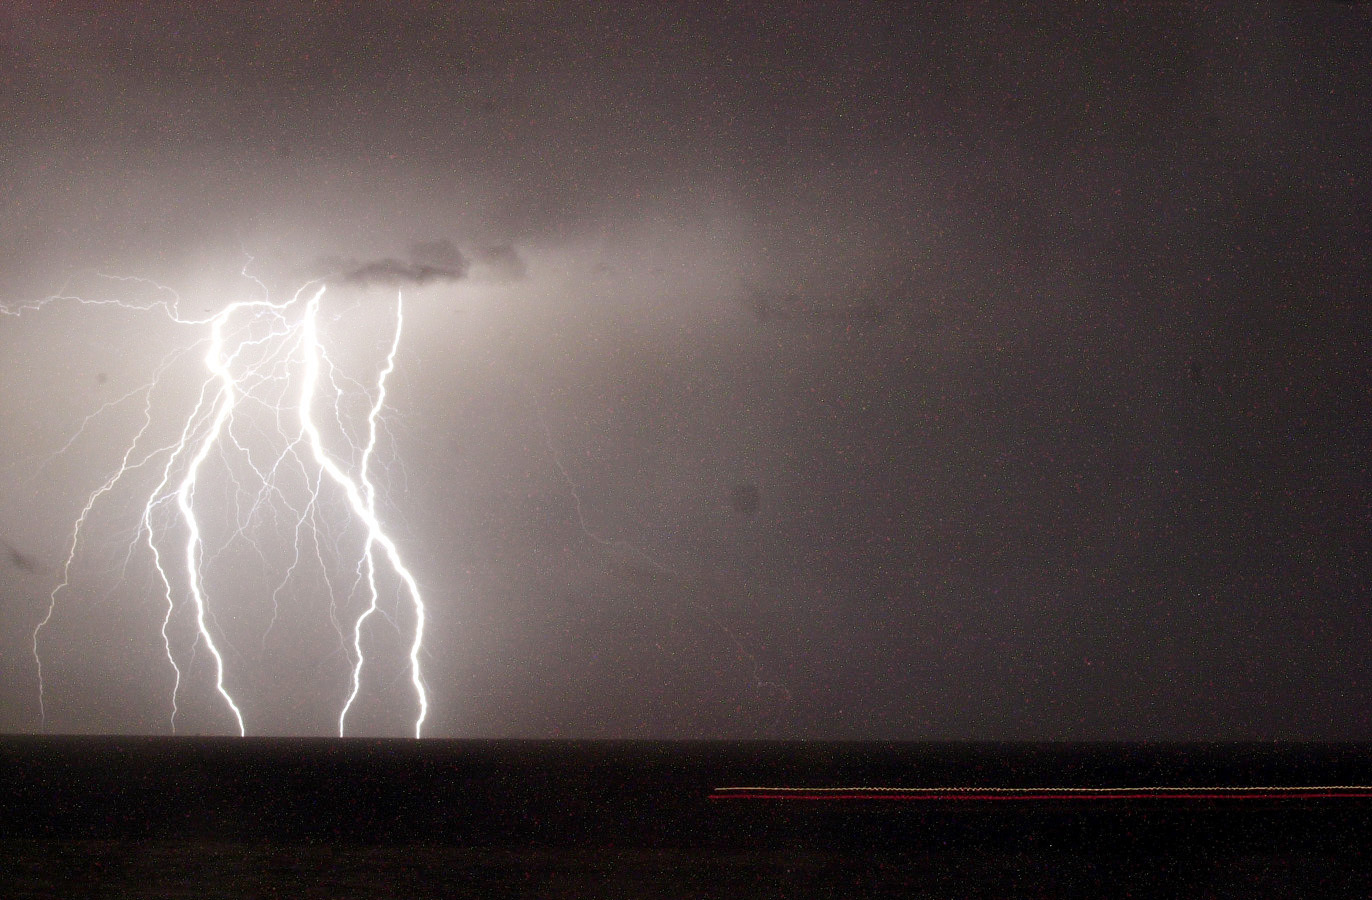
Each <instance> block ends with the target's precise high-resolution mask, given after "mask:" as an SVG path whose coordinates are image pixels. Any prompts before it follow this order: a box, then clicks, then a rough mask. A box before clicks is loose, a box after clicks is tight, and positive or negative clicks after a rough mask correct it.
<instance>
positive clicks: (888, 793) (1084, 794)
mask: <svg viewBox="0 0 1372 900" xmlns="http://www.w3.org/2000/svg"><path fill="white" fill-rule="evenodd" d="M710 799H711V800H808V801H820V802H833V801H851V800H875V801H911V800H929V801H961V800H1020V801H1029V800H1033V801H1037V800H1297V799H1306V800H1331V799H1339V800H1342V799H1372V785H1342V784H1341V785H1261V786H1239V787H1225V786H1207V785H1196V786H1189V785H1161V786H1158V785H1154V786H1144V787H1028V788H1015V787H928V788H903V787H720V788H715V789H714V790H713V791H711V792H710Z"/></svg>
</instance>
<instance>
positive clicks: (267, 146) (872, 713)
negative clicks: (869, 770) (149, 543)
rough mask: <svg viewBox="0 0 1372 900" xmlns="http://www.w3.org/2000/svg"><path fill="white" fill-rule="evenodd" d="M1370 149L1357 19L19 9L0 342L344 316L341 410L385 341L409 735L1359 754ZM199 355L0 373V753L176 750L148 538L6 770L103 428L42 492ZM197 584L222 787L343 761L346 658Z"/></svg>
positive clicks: (80, 600) (14, 6) (15, 361)
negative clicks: (157, 746)
mask: <svg viewBox="0 0 1372 900" xmlns="http://www.w3.org/2000/svg"><path fill="white" fill-rule="evenodd" d="M1370 100H1372V8H1369V7H1368V6H1367V5H1362V4H1347V3H1337V2H1313V0H1312V2H1243V3H1237V2H1236V3H1226V4H1193V3H1138V4H1128V5H1123V4H1108V5H1092V4H1079V3H1032V4H1022V3H1020V4H1012V3H987V2H974V3H938V4H922V5H917V4H911V5H908V6H906V5H896V4H839V3H816V4H795V3H757V4H742V5H738V6H734V7H731V8H728V9H727V10H721V9H717V8H715V5H714V4H686V3H675V4H659V3H642V4H628V3H625V4H587V5H584V6H579V5H576V4H557V5H551V4H549V5H545V4H541V3H520V2H510V3H488V4H483V3H468V4H461V5H460V6H457V7H456V8H449V7H448V6H446V5H436V6H432V7H430V6H426V5H419V4H406V3H400V4H388V5H380V4H378V5H365V6H350V5H347V4H305V3H292V2H287V3H271V4H266V3H264V4H222V5H217V6H216V5H211V4H113V3H111V4H83V3H62V4H56V3H23V2H19V3H9V4H6V5H5V9H4V11H3V12H0V121H2V122H3V128H0V185H3V187H0V303H2V304H3V305H4V306H5V307H8V308H9V309H11V310H15V309H18V308H19V307H21V306H23V305H25V304H34V303H36V302H38V301H41V300H42V299H43V298H44V297H47V296H49V295H51V294H54V293H56V292H58V291H60V290H62V289H63V288H64V286H66V289H67V290H69V291H71V292H79V293H81V294H82V296H94V295H96V294H99V293H100V292H101V291H105V292H110V291H116V290H124V291H132V290H133V289H132V288H130V286H129V285H128V284H127V283H113V282H110V281H109V280H108V279H102V278H100V277H99V276H98V275H97V274H96V273H104V274H106V275H120V276H138V277H140V278H148V279H153V280H155V281H157V282H158V283H161V284H164V285H167V286H169V287H173V288H175V289H176V290H177V291H178V292H179V293H180V295H181V296H182V298H183V300H184V302H185V305H186V308H188V309H192V310H194V311H196V312H197V314H198V311H199V310H200V309H201V308H203V309H204V310H205V311H206V312H209V311H213V310H216V309H219V308H222V307H223V306H224V305H225V304H226V303H228V302H231V301H232V300H235V299H238V298H239V297H240V295H241V294H242V293H243V292H244V291H245V290H247V288H248V282H247V279H245V278H243V277H242V276H241V275H240V274H239V273H240V270H241V269H242V268H243V266H244V264H245V261H247V260H248V258H249V257H251V263H250V264H249V265H250V268H251V271H252V273H253V274H254V275H256V276H257V277H259V278H261V280H262V281H263V282H264V283H265V284H267V285H268V286H269V287H270V288H271V290H272V291H273V292H274V294H275V295H277V296H286V295H289V293H290V291H291V290H293V289H294V288H295V287H296V286H298V285H299V284H300V283H301V282H303V281H305V280H306V279H308V278H312V277H316V276H319V275H326V274H327V275H332V276H334V281H333V282H332V286H331V287H330V292H331V293H330V294H329V297H330V302H331V303H333V304H334V305H332V306H330V307H329V310H330V315H332V316H333V317H334V318H333V320H332V321H338V322H344V323H352V324H351V325H346V324H345V325H340V326H339V328H340V329H341V330H340V332H339V333H340V334H343V335H349V334H350V335H352V337H351V338H350V339H351V340H353V342H354V344H353V349H352V350H351V351H349V350H348V349H344V350H341V351H339V352H340V353H341V354H342V355H343V356H344V357H348V358H350V359H351V358H353V357H352V356H349V354H350V353H353V354H354V355H355V357H356V360H359V361H362V362H361V365H362V368H361V369H359V370H358V371H359V372H361V373H363V374H362V375H360V376H359V377H362V378H363V380H365V379H366V378H370V377H371V375H369V374H366V373H367V372H370V371H372V370H369V369H367V368H366V366H367V365H372V364H374V362H375V359H374V357H370V356H369V355H368V354H369V353H370V352H371V350H373V349H375V348H374V346H373V345H374V344H375V340H372V338H374V337H375V335H377V334H381V335H384V334H387V333H388V329H389V328H390V321H391V320H390V318H389V316H390V315H391V310H392V304H393V302H394V295H395V291H396V289H398V288H399V289H403V290H405V291H407V292H408V294H407V299H406V303H407V312H408V318H407V322H406V329H407V330H406V333H405V336H404V339H403V340H402V344H401V348H400V351H399V355H398V357H397V368H396V372H395V374H394V376H393V380H392V382H391V391H390V394H389V396H388V413H387V415H388V418H389V422H390V429H389V431H388V432H387V438H386V441H385V442H384V443H385V449H386V451H387V452H386V454H385V456H386V477H385V481H386V483H387V485H388V487H389V490H388V492H387V495H386V499H384V500H383V502H382V504H381V506H382V509H381V512H382V516H383V518H384V519H386V521H387V522H388V524H389V525H390V527H391V528H392V530H393V532H394V534H395V537H396V540H397V543H398V544H399V545H400V546H401V547H402V549H403V550H404V552H405V553H406V556H407V560H408V562H409V564H410V566H411V568H412V569H413V570H414V571H415V573H416V576H417V578H418V579H419V581H420V582H421V583H422V585H423V587H424V590H425V592H426V598H427V600H428V603H429V607H430V624H429V639H428V641H427V643H426V652H425V656H424V677H425V679H426V681H427V684H428V686H429V689H430V693H431V702H432V704H433V707H432V709H431V712H430V718H429V720H428V723H427V725H426V729H425V733H426V734H431V735H436V736H532V737H549V736H583V737H708V738H728V737H750V736H776V737H790V738H829V737H841V738H910V739H948V738H975V739H1021V738H1030V739H1086V738H1090V739H1102V738H1103V739H1209V738H1229V739H1239V738H1263V739H1265V738H1311V739H1314V738H1361V739H1369V738H1372V612H1369V602H1370V601H1372V493H1370V489H1372V476H1370V475H1369V471H1372V450H1369V448H1372V415H1369V385H1370V384H1372V381H1370V380H1369V378H1368V375H1367V366H1368V363H1369V362H1372V354H1369V352H1368V346H1369V344H1368V338H1369V337H1370V336H1372V335H1369V331H1372V329H1369V327H1368V326H1369V314H1368V308H1367V304H1368V300H1369V287H1370V286H1372V271H1370V269H1372V263H1369V260H1372V252H1370V251H1372V242H1370V241H1369V238H1372V228H1370V227H1369V210H1372V164H1370V159H1369V151H1368V148H1369V147H1372V115H1369V114H1368V111H1369V109H1370V108H1372V104H1370V102H1369V101H1370ZM134 293H136V291H134ZM121 296H133V293H126V294H121ZM349 328H351V329H352V330H351V331H349V330H348V329H349ZM187 336H188V333H187V332H186V330H185V329H183V328H178V327H176V326H174V325H172V324H171V323H169V322H167V321H166V320H165V318H159V317H158V316H157V315H156V314H155V313H151V314H149V313H143V314H140V313H134V312H127V311H122V310H118V309H114V308H110V307H100V308H92V307H85V306H81V305H80V304H77V303H73V302H70V301H54V302H52V303H48V304H47V305H42V306H41V308H39V309H36V310H35V309H30V310H28V311H25V312H24V313H23V314H22V315H19V316H4V317H0V442H2V443H0V446H3V447H4V458H3V460H0V539H3V541H4V545H5V546H4V548H3V549H4V551H5V552H4V555H3V556H0V728H3V729H5V730H12V731H27V730H38V729H40V728H46V729H48V730H56V731H118V732H126V731H133V732H155V733H161V732H165V731H167V730H168V728H169V724H168V711H169V697H170V692H171V673H170V669H169V667H168V663H167V660H166V657H165V654H164V653H163V648H162V645H161V637H160V636H159V634H158V626H159V624H160V620H161V616H162V607H161V606H160V605H159V604H160V602H161V601H160V598H159V596H158V595H157V590H156V588H155V585H154V582H153V580H152V577H151V574H150V572H149V571H148V568H147V560H146V559H145V558H144V556H145V554H140V553H137V552H133V553H130V551H129V549H128V548H129V546H130V542H131V541H133V540H134V538H135V537H136V531H137V527H138V512H139V510H138V506H137V498H136V496H134V495H133V494H127V495H121V494H119V492H112V494H111V495H110V496H109V497H108V498H106V499H105V500H104V501H103V502H102V504H101V505H99V506H97V507H96V509H95V512H94V514H93V518H92V521H91V523H90V526H89V529H88V530H87V531H86V532H85V535H86V537H85V538H83V541H84V543H83V544H82V545H81V546H80V547H78V550H79V553H78V554H77V556H76V557H75V558H74V568H73V577H72V584H71V586H70V587H69V588H68V589H67V590H66V591H65V592H63V593H61V594H59V596H58V600H57V605H56V608H55V614H54V618H53V620H52V622H51V623H50V626H49V628H48V630H47V631H46V632H44V636H43V646H42V648H41V649H42V652H43V655H44V665H45V670H44V671H45V675H46V676H47V678H48V687H47V718H46V721H43V720H40V717H39V711H38V704H37V682H36V673H35V663H34V660H33V658H32V655H31V652H30V640H31V635H32V632H33V629H34V627H35V625H36V624H37V622H39V621H40V620H41V619H42V617H43V614H44V612H45V610H46V608H47V604H48V599H49V592H50V591H51V590H52V588H53V586H54V585H55V584H56V583H57V582H58V581H59V580H60V575H61V569H62V565H63V562H64V560H65V559H66V556H67V553H68V549H69V542H70V530H71V526H72V523H73V521H74V519H75V518H76V517H77V515H78V514H79V513H80V511H81V508H82V506H83V504H84V502H85V500H86V498H87V496H88V495H89V494H90V492H91V491H92V490H94V489H96V488H97V487H99V486H100V485H101V484H102V482H103V481H104V480H105V479H106V478H107V477H108V476H109V475H110V474H111V472H112V471H113V470H114V468H117V466H118V464H119V459H120V455H121V454H122V453H123V449H124V447H125V446H126V445H127V443H128V441H129V440H130V438H131V437H132V435H133V434H134V433H135V432H136V430H137V428H138V423H139V421H140V415H141V410H140V409H139V408H138V405H137V403H134V404H132V405H130V404H128V403H125V404H124V405H121V406H117V407H115V408H112V409H111V410H109V411H107V412H106V413H104V414H102V415H101V416H99V417H97V418H96V419H95V420H93V424H92V425H91V426H90V428H88V429H87V431H86V432H84V433H83V434H82V436H81V437H80V438H79V439H78V440H76V441H75V442H74V443H72V445H71V446H70V447H69V448H68V449H66V450H65V451H64V452H62V453H61V454H60V455H54V454H57V452H58V451H59V450H61V449H62V448H63V446H64V444H66V443H67V441H68V439H69V438H71V437H72V435H73V434H75V433H76V430H77V428H78V427H79V426H80V425H81V423H82V421H83V420H84V419H85V417H86V416H88V415H89V414H91V413H93V412H95V411H96V410H98V409H100V408H101V406H102V404H105V403H107V402H110V401H112V400H116V399H117V398H119V397H121V396H124V395H125V394H127V393H128V392H129V391H132V390H135V389H136V388H137V387H139V386H140V385H142V384H144V383H145V382H147V381H148V380H149V379H150V378H151V377H152V376H153V374H154V373H155V371H156V369H157V367H158V365H159V361H161V360H163V359H164V358H165V357H166V355H167V354H168V353H169V352H171V351H172V350H175V349H176V348H177V347H182V346H186V345H187V344H188V343H190V342H193V341H194V340H195V338H196V337H197V336H198V333H190V336H189V341H188V340H187ZM368 359H371V360H372V362H370V363H368V362H366V360H368ZM184 399H186V398H185V397H180V398H178V396H176V394H175V391H174V390H173V391H172V393H171V394H170V395H169V396H168V397H167V402H168V403H169V405H170V406H171V407H172V408H173V409H172V411H173V412H175V411H176V406H177V402H178V400H184ZM179 414H180V415H182V416H184V414H185V409H181V410H180V412H179ZM173 418H174V416H173ZM224 496H225V497H227V496H228V495H227V494H225V495H224ZM240 500H241V498H240ZM224 508H225V509H227V508H228V505H225V506H224ZM207 515H208V513H207ZM130 517H132V518H130ZM226 521H227V520H226ZM340 527H341V526H340ZM240 551H242V548H241V547H240V548H239V549H238V550H236V551H226V552H225V555H224V557H223V558H221V559H219V560H217V561H216V563H215V565H216V566H218V568H217V569H216V570H215V572H216V573H217V575H216V579H217V580H216V581H215V582H214V584H212V585H211V588H212V591H211V594H212V596H211V600H210V602H211V604H212V609H213V610H214V611H216V616H217V617H218V619H219V620H220V621H218V622H217V624H216V626H215V627H217V628H220V629H222V634H223V637H224V640H225V642H226V644H227V645H230V646H231V651H230V654H229V655H230V657H231V659H230V663H231V665H230V676H229V681H230V683H231V686H232V687H233V689H234V690H235V691H236V692H237V693H238V696H239V698H240V700H241V701H242V704H243V706H244V708H245V713H246V714H247V717H248V719H249V723H248V727H249V730H250V731H252V732H259V733H261V732H270V733H329V732H330V731H331V730H332V729H333V728H334V722H335V720H336V718H337V714H338V702H339V700H340V698H341V696H342V695H341V694H340V691H343V690H345V687H346V685H345V681H346V675H347V671H348V668H347V662H346V657H345V654H344V653H343V652H342V649H341V645H340V643H339V641H338V640H337V638H336V636H335V635H334V634H333V633H332V632H331V631H329V630H328V629H327V627H325V628H319V627H316V626H317V622H316V626H311V625H309V624H307V623H306V622H305V619H304V617H303V614H302V616H301V617H300V621H298V622H295V623H294V624H293V625H291V627H292V628H294V629H295V630H294V631H290V630H286V631H284V632H277V633H274V634H267V633H266V620H265V619H263V618H262V617H261V616H262V606H261V603H260V601H261V596H260V594H261V592H260V591H258V590H257V588H255V587H253V585H255V584H257V583H258V582H259V581H261V582H262V583H267V581H266V579H267V576H266V575H265V574H263V572H262V571H258V570H259V569H261V570H263V571H265V570H266V569H267V568H269V565H268V564H269V562H271V561H279V559H278V556H273V555H272V553H273V551H265V552H264V553H263V554H262V555H260V556H258V557H253V555H252V554H251V553H246V552H240ZM321 585H322V582H321V583H317V584H316V585H315V587H316V588H317V589H318V590H316V595H311V596H304V594H308V593H309V592H308V591H303V589H302V591H303V593H302V596H301V597H300V598H299V601H298V602H299V603H300V604H301V605H302V607H301V608H309V609H312V610H315V611H320V610H326V609H327V605H328V604H327V599H325V598H324V597H323V595H322V594H320V593H319V591H322V587H321ZM254 591H257V592H256V593H254ZM343 612H344V613H346V612H347V610H346V609H344V610H343ZM319 615H320V616H325V615H326V613H324V612H319ZM394 620H395V621H394V628H393V629H391V632H390V638H386V637H384V635H383V636H381V637H377V638H376V640H377V641H378V644H377V648H378V649H377V654H378V657H377V658H378V659H379V660H384V659H387V654H388V653H389V654H390V657H389V660H390V661H389V662H378V663H377V664H376V668H375V669H374V670H373V674H374V676H375V678H376V680H375V682H373V683H371V684H370V686H369V688H368V690H367V692H366V693H365V694H364V696H363V698H362V700H361V705H360V706H359V710H358V713H357V719H356V722H357V729H356V730H357V731H358V732H359V733H366V732H369V731H372V732H384V733H405V732H406V727H407V726H406V724H405V720H406V717H407V716H409V715H410V707H409V704H410V703H411V700H410V698H409V695H408V694H406V692H405V688H406V682H405V681H404V677H403V676H404V672H403V668H402V667H401V666H400V665H399V663H398V662H397V661H396V660H397V657H396V656H395V650H396V648H397V647H399V646H400V638H401V636H402V634H403V633H404V631H405V629H406V628H407V627H408V625H407V622H406V620H405V619H404V616H403V614H402V613H401V612H397V613H396V614H395V616H394ZM318 621H323V619H322V618H321V619H319V620H318ZM286 627H287V626H286V625H283V626H282V628H283V629H285V628H286ZM311 629H313V630H311ZM382 631H384V629H382ZM183 637H184V638H185V643H184V645H183V646H182V648H181V652H182V653H183V654H184V656H185V659H187V660H191V652H192V651H191V649H190V642H189V637H187V636H184V635H183ZM387 640H389V641H390V644H387V643H386V641H387ZM259 641H260V647H259V646H258V643H259ZM198 653H199V655H198V657H197V659H198V662H197V661H190V662H188V666H189V668H188V672H189V674H188V675H187V676H186V677H187V684H186V685H184V686H183V689H182V696H181V702H182V706H183V713H182V719H181V721H180V724H179V727H180V728H181V729H182V730H184V731H190V732H195V731H224V730H227V729H228V727H229V724H230V723H228V722H227V720H226V719H225V718H224V715H223V709H222V707H220V706H217V705H216V703H215V702H214V698H213V691H212V687H211V686H210V685H211V682H210V681H209V678H210V675H209V670H208V668H207V665H206V660H207V657H206V655H205V653H204V651H203V648H199V649H198Z"/></svg>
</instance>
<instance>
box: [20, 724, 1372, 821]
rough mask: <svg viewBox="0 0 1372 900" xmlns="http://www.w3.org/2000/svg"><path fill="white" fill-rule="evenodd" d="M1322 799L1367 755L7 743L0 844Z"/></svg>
mask: <svg viewBox="0 0 1372 900" xmlns="http://www.w3.org/2000/svg"><path fill="white" fill-rule="evenodd" d="M1321 785H1324V786H1360V785H1372V745H1369V744H1257V743H1243V744H1129V743H1096V744H1022V743H1013V744H1012V743H843V742H804V743H799V742H797V743H782V742H751V743H713V742H655V741H440V740H424V741H414V740H406V739H395V740H385V739H382V740H374V739H357V738H349V739H343V740H338V739H324V738H321V739H313V738H311V739H299V738H201V737H194V738H192V737H185V738H155V737H50V736H7V737H3V738H0V838H7V839H25V838H55V837H63V838H80V839H122V838H137V839H155V838H177V839H179V838H183V837H186V836H188V835H191V836H195V837H197V838H200V839H204V840H229V841H237V840H247V841H253V840H301V841H315V840H342V841H352V842H363V843H367V842H371V843H387V842H390V843H407V842H419V843H439V844H447V845H463V846H499V845H505V846H521V845H530V844H537V845H558V844H570V845H575V844H584V843H592V844H600V843H604V842H606V841H611V842H616V843H622V844H632V845H635V846H643V847H682V846H692V847H699V846H710V847H727V846H754V847H759V846H778V847H781V846H791V845H794V844H796V843H797V842H800V843H806V842H812V841H815V840H820V841H822V842H827V843H831V844H832V843H835V842H837V843H841V844H845V845H847V844H855V845H862V844H865V843H869V842H871V841H873V840H881V841H883V842H886V843H888V844H889V843H893V842H894V843H902V842H904V843H909V842H918V841H920V840H924V839H932V840H937V835H939V834H943V833H949V834H957V835H959V836H960V838H961V839H976V840H978V841H982V842H987V841H989V842H990V843H997V842H1004V841H1009V842H1010V843H1011V844H1014V845H1016V846H1019V845H1032V843H1033V835H1034V834H1036V833H1040V834H1041V833H1051V834H1052V835H1053V836H1054V838H1055V839H1060V838H1061V837H1063V835H1064V834H1067V835H1071V834H1073V833H1078V834H1077V836H1076V839H1079V840H1088V841H1089V840H1092V839H1093V837H1092V836H1093V835H1094V836H1095V837H1097V838H1098V837H1100V836H1101V835H1109V834H1111V833H1113V832H1115V831H1116V830H1119V829H1124V830H1128V831H1130V832H1131V833H1133V834H1135V836H1136V837H1137V836H1138V835H1139V834H1142V833H1149V832H1154V831H1157V832H1159V833H1160V835H1163V836H1166V835H1168V834H1171V833H1173V832H1174V831H1175V830H1176V829H1178V828H1181V829H1188V828H1189V829H1190V830H1192V831H1204V830H1209V829H1212V828H1215V827H1223V828H1225V829H1228V830H1230V831H1234V830H1235V829H1237V830H1238V831H1240V832H1245V831H1248V832H1252V831H1255V830H1256V831H1258V832H1262V831H1266V832H1270V833H1272V834H1273V835H1278V834H1280V835H1282V836H1283V837H1284V838H1285V839H1288V840H1290V839H1297V838H1299V837H1300V836H1301V835H1307V834H1310V835H1324V836H1326V837H1329V836H1332V835H1336V834H1338V833H1342V832H1345V831H1347V830H1348V829H1350V828H1355V827H1359V828H1361V827H1366V826H1372V800H1370V799H1368V798H1366V797H1358V796H1332V797H1330V796H1292V797H1270V796H1262V797H1258V798H1254V799H1246V798H1242V797H1220V798H1214V797H1204V796H1201V797H1194V796H1192V795H1189V794H1188V795H1187V798H1178V799H1172V798H1168V797H1161V798H1159V797H1148V796H1133V797H1122V798H1119V799H1115V800H1111V801H1109V802H1096V803H1091V804H1083V803H1077V804H1064V803H1061V802H1058V803H1051V802H1046V801H1045V800H1043V798H1042V797H1038V798H1037V799H1035V797H1034V796H1032V795H1031V796H1030V797H1026V798H1025V799H1023V800H1015V799H1014V798H1010V799H1009V800H1008V801H1007V802H1002V803H996V804H967V803H965V802H963V803H959V802H957V800H956V799H944V800H930V801H928V802H923V803H920V804H917V805H912V804H909V803H906V804H896V803H888V802H881V800H880V799H879V798H877V799H869V800H867V801H864V802H863V803H860V804H853V803H846V804H838V803H811V804H796V803H779V802H776V801H774V800H773V801H769V800H767V799H757V800H753V801H752V802H744V801H743V800H734V801H731V802H721V801H720V800H719V799H718V797H716V799H715V800H712V799H711V795H712V793H713V792H715V791H716V790H717V789H720V788H728V787H741V786H767V787H807V788H824V787H880V786H895V787H902V788H911V789H921V788H950V787H959V788H966V787H973V788H985V787H992V788H1011V789H1017V788H1068V787H1079V788H1103V787H1109V788H1129V789H1137V788H1151V787H1220V788H1223V787H1240V788H1241V787H1261V786H1321ZM1188 798H1189V799H1188ZM988 806H994V807H997V808H994V809H991V808H986V807H988ZM1030 826H1032V827H1030ZM1330 839H1332V838H1330Z"/></svg>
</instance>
